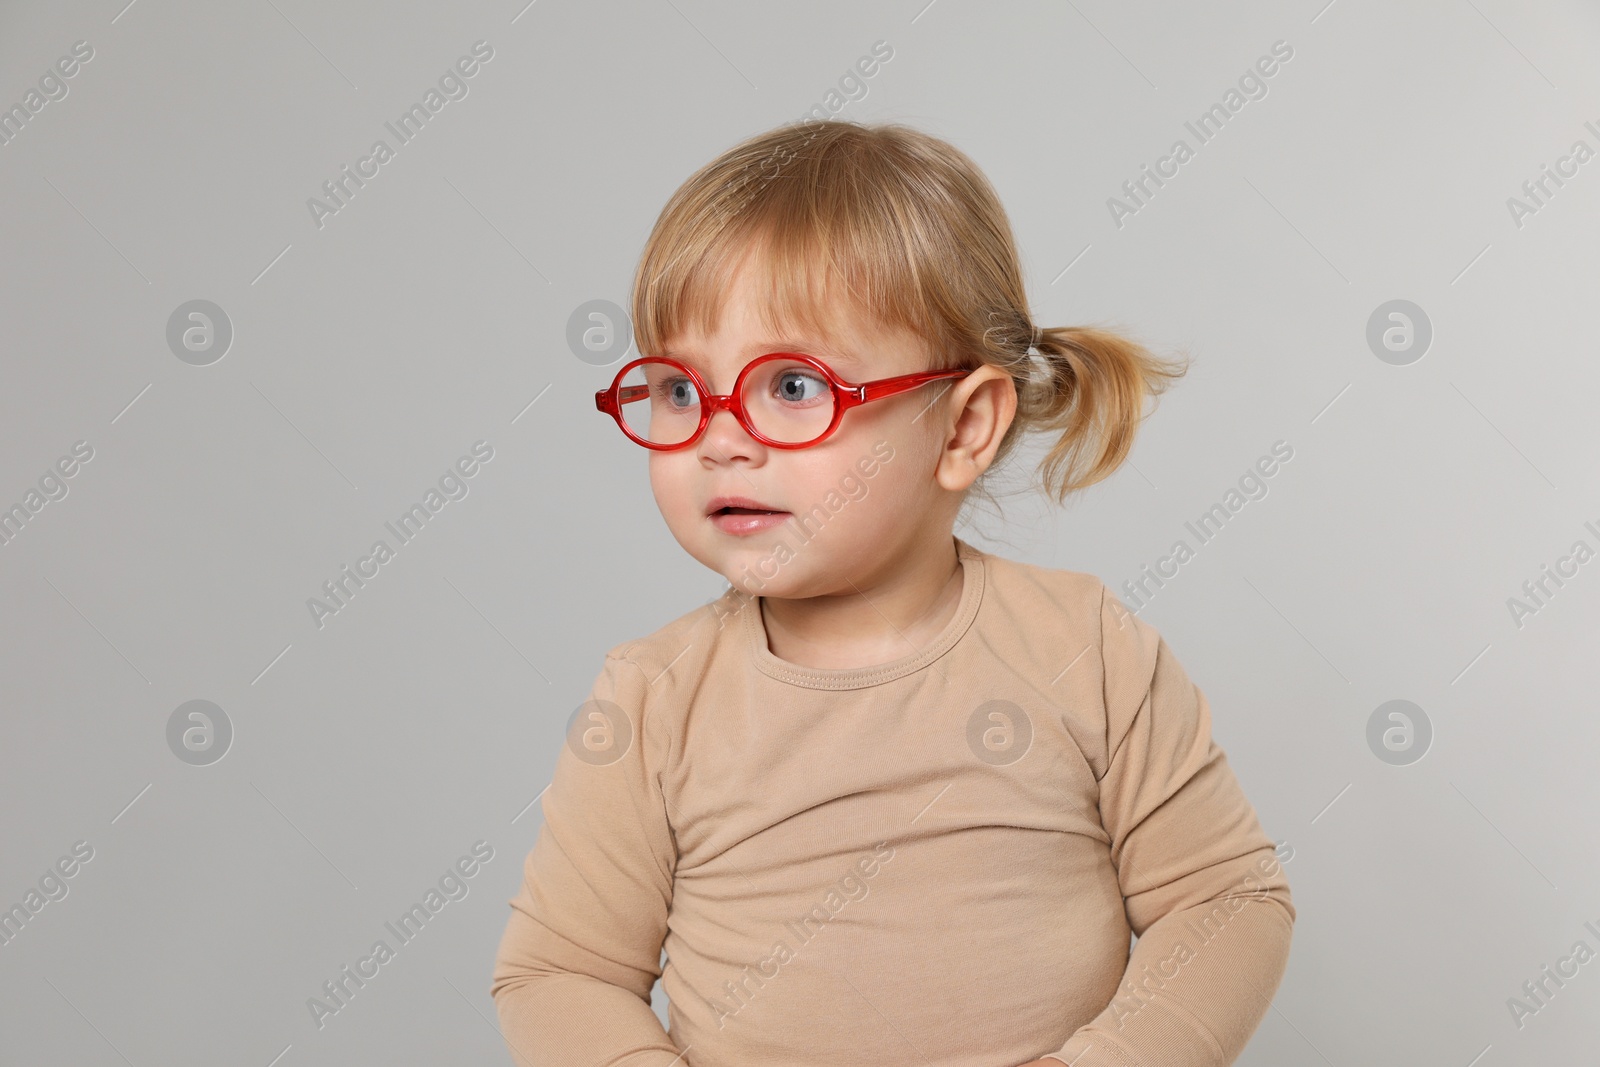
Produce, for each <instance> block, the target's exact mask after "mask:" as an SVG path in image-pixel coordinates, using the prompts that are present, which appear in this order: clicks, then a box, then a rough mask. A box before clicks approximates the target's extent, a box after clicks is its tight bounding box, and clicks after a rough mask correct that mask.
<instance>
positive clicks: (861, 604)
mask: <svg viewBox="0 0 1600 1067" xmlns="http://www.w3.org/2000/svg"><path fill="white" fill-rule="evenodd" d="M963 572H964V568H963V567H962V566H961V561H960V559H959V557H958V555H957V553H956V544H955V538H954V536H953V535H947V534H946V535H941V534H934V535H933V543H932V544H917V545H913V546H911V547H910V548H909V549H908V550H907V551H905V552H899V553H896V554H895V557H894V558H893V559H892V560H891V561H890V562H889V563H888V564H887V565H885V566H884V567H883V568H881V569H880V570H878V571H876V572H873V573H870V574H866V575H858V576H856V577H854V578H853V579H852V580H851V582H850V585H851V587H852V588H851V589H850V590H849V591H848V592H846V593H841V594H837V595H828V596H815V597H807V598H804V599H797V600H786V599H782V598H774V597H766V596H763V597H761V598H760V599H759V601H758V605H759V610H760V611H761V621H762V623H763V625H764V628H765V630H766V633H767V648H768V649H769V650H770V651H771V652H772V654H773V655H774V656H777V657H778V658H779V659H782V660H787V661H788V662H790V663H794V664H797V665H799V666H802V667H819V668H825V669H840V670H848V669H851V668H856V667H870V666H873V665H875V664H879V663H888V662H890V661H892V660H896V659H900V658H901V657H903V656H908V655H912V654H914V653H916V652H919V651H921V650H922V649H923V648H925V647H926V646H927V645H928V643H929V642H930V641H931V640H932V639H933V638H934V637H937V636H938V635H939V633H940V632H942V631H943V630H944V628H945V626H947V625H948V624H949V622H950V620H951V619H952V618H954V617H955V613H956V610H957V609H958V608H959V607H960V606H961V594H962V589H963V582H962V574H963Z"/></svg>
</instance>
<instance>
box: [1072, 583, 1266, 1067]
mask: <svg viewBox="0 0 1600 1067" xmlns="http://www.w3.org/2000/svg"><path fill="white" fill-rule="evenodd" d="M1100 627H1101V650H1102V656H1103V670H1104V674H1103V677H1104V684H1105V708H1106V752H1107V753H1108V756H1107V758H1106V761H1105V768H1106V769H1105V773H1104V774H1103V776H1102V777H1101V778H1100V818H1101V823H1102V824H1103V825H1104V827H1105V829H1106V832H1107V834H1108V835H1109V836H1110V847H1111V860H1112V863H1113V864H1114V865H1115V867H1116V871H1117V880H1118V882H1119V883H1120V885H1121V888H1122V895H1123V901H1124V906H1125V908H1126V910H1127V916H1128V924H1129V926H1130V927H1132V929H1133V932H1134V934H1136V935H1137V936H1138V941H1137V942H1136V943H1135V945H1134V947H1133V951H1132V952H1131V953H1130V954H1129V959H1128V966H1127V969H1126V970H1125V972H1124V973H1123V976H1122V981H1121V983H1120V985H1119V987H1118V989H1117V993H1116V996H1115V998H1114V999H1113V1000H1112V1002H1111V1003H1110V1004H1108V1005H1107V1006H1106V1008H1105V1010H1104V1011H1102V1012H1100V1014H1099V1015H1097V1016H1095V1017H1094V1018H1093V1019H1091V1020H1090V1021H1089V1022H1088V1023H1086V1024H1085V1025H1084V1026H1082V1027H1080V1028H1079V1029H1078V1030H1077V1031H1076V1032H1074V1033H1073V1034H1072V1036H1071V1037H1070V1038H1069V1039H1068V1041H1067V1043H1066V1044H1065V1045H1063V1046H1062V1047H1061V1048H1060V1049H1059V1050H1057V1051H1055V1052H1051V1053H1048V1054H1047V1055H1049V1056H1051V1057H1054V1058H1056V1059H1059V1060H1062V1061H1064V1062H1066V1063H1068V1064H1072V1065H1073V1067H1224V1065H1227V1064H1231V1063H1233V1062H1234V1061H1235V1060H1236V1059H1237V1058H1238V1056H1239V1054H1240V1052H1242V1051H1243V1049H1244V1046H1245V1043H1246V1042H1247V1041H1249V1039H1250V1036H1251V1034H1253V1033H1254V1032H1255V1029H1256V1026H1257V1025H1258V1024H1259V1023H1260V1021H1261V1019H1262V1017H1263V1016H1264V1015H1265V1014H1266V1012H1267V1009H1268V1006H1269V1004H1270V1001H1271V997H1272V996H1273V994H1274V993H1275V992H1276V991H1277V988H1278V983H1279V982H1280V981H1281V979H1282V978H1283V973H1284V969H1285V967H1286V966H1287V963H1288V957H1289V942H1290V936H1291V932H1292V929H1293V925H1294V918H1295V910H1294V904H1293V902H1292V901H1291V899H1290V896H1289V883H1288V879H1287V878H1286V877H1285V875H1284V872H1283V868H1282V866H1281V865H1280V864H1279V863H1278V862H1277V858H1276V854H1275V849H1274V847H1273V842H1272V840H1271V839H1270V838H1269V837H1268V836H1267V835H1266V833H1265V832H1264V831H1263V830H1262V828H1261V824H1260V822H1259V821H1258V819H1257V817H1256V813H1255V809H1254V808H1252V807H1251V805H1250V802H1249V800H1248V799H1246V797H1245V795H1244V791H1243V790H1242V789H1241V788H1240V785H1239V782H1238V780H1237V778H1235V776H1234V774H1233V771H1232V769H1231V768H1230V767H1229V766H1228V761H1227V757H1226V755H1225V754H1224V752H1223V750H1222V749H1221V748H1219V747H1218V746H1217V744H1216V742H1215V741H1214V740H1213V739H1212V737H1211V710H1210V707H1209V705H1208V704H1207V702H1206V698H1205V695H1204V694H1203V693H1201V691H1200V689H1199V688H1198V687H1197V686H1196V685H1195V684H1194V683H1193V682H1192V681H1191V680H1190V679H1189V677H1188V675H1187V674H1186V673H1185V672H1184V670H1183V668H1182V667H1181V666H1180V665H1179V663H1178V661H1177V660H1176V659H1175V658H1174V657H1173V655H1172V650H1171V649H1170V648H1168V647H1167V643H1166V641H1165V639H1164V638H1162V637H1161V635H1160V634H1159V633H1158V632H1157V631H1156V630H1155V629H1154V628H1153V627H1151V626H1150V625H1149V624H1148V623H1144V622H1141V621H1140V620H1139V619H1138V618H1137V617H1135V616H1134V615H1133V614H1132V613H1130V612H1129V611H1128V610H1127V608H1126V607H1124V606H1123V605H1122V603H1121V602H1120V601H1119V600H1117V598H1116V597H1115V596H1114V595H1112V594H1111V593H1110V591H1109V590H1107V589H1106V588H1105V587H1104V585H1102V586H1101V599H1100Z"/></svg>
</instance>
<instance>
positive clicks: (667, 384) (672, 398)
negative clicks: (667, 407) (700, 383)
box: [656, 378, 700, 408]
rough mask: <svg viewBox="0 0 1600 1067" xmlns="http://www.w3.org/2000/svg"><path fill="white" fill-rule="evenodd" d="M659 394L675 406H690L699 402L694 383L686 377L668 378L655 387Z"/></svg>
mask: <svg viewBox="0 0 1600 1067" xmlns="http://www.w3.org/2000/svg"><path fill="white" fill-rule="evenodd" d="M656 389H657V392H658V394H659V395H660V396H662V397H665V398H666V401H667V403H669V404H671V405H672V406H673V407H676V408H691V407H694V406H695V405H696V404H698V403H699V402H700V398H699V397H698V396H697V395H696V394H695V391H694V383H693V382H691V381H690V380H689V379H687V378H669V379H667V380H666V381H664V382H662V383H661V384H660V385H658V386H657V387H656Z"/></svg>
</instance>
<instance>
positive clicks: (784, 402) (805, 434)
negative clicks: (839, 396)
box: [739, 359, 835, 445]
mask: <svg viewBox="0 0 1600 1067" xmlns="http://www.w3.org/2000/svg"><path fill="white" fill-rule="evenodd" d="M739 401H740V403H741V404H743V405H744V413H745V417H746V418H748V419H749V420H750V423H751V425H752V426H754V427H755V429H756V431H757V432H758V433H760V434H762V435H763V436H765V437H767V438H770V439H771V440H773V441H778V442H781V443H783V444H786V445H799V444H805V443H807V442H810V441H815V440H816V439H817V438H819V437H821V436H822V435H823V434H824V433H825V432H827V429H828V426H829V425H830V424H831V423H832V422H833V409H834V402H835V401H834V392H833V387H832V386H831V385H829V384H828V379H827V378H826V377H825V376H824V375H823V373H822V372H821V371H819V370H817V369H816V368H815V367H813V366H811V365H810V364H808V363H802V362H800V361H799V360H790V359H769V360H767V361H766V362H764V363H758V364H756V365H755V366H754V367H753V368H752V369H751V371H750V373H749V374H747V375H746V376H745V380H744V390H743V392H741V393H740V395H739Z"/></svg>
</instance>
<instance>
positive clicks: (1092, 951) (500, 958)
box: [491, 538, 1295, 1067]
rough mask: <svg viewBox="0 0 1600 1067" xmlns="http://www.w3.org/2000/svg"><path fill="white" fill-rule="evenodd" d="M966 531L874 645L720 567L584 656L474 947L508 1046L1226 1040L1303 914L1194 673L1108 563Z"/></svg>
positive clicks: (1022, 1055) (1278, 974) (853, 1054)
mask: <svg viewBox="0 0 1600 1067" xmlns="http://www.w3.org/2000/svg"><path fill="white" fill-rule="evenodd" d="M956 548H957V552H958V554H959V559H960V561H961V565H962V568H963V577H962V581H963V585H962V594H961V601H960V605H959V608H958V610H957V611H956V614H955V616H954V618H952V619H951V621H950V623H949V624H948V625H947V626H946V627H945V629H944V631H943V632H942V633H941V634H939V636H938V637H937V638H935V639H934V640H933V641H931V642H930V643H928V644H927V645H926V646H925V647H923V648H922V649H921V650H920V651H914V652H912V653H910V654H908V655H906V656H905V657H903V658H901V659H897V660H895V661H893V662H890V663H885V664H881V665H878V666H874V667H866V668H860V669H827V668H815V667H805V666H800V665H796V664H792V663H789V662H786V661H784V660H782V659H779V658H778V657H777V656H775V655H774V654H773V653H772V652H771V651H770V650H769V649H768V647H767V643H766V633H765V629H764V625H763V622H762V619H761V615H760V609H759V605H758V603H757V601H756V600H755V599H753V598H751V597H748V596H746V595H745V594H743V593H741V592H739V591H738V590H736V589H734V588H732V587H731V586H730V587H729V589H728V590H727V592H725V593H724V594H723V595H722V596H721V597H720V598H719V599H717V600H715V601H713V602H712V603H710V604H707V605H703V606H702V607H700V608H697V609H695V610H694V611H691V612H689V613H687V614H685V615H683V616H681V617H679V618H678V619H676V620H674V621H672V622H671V623H668V624H667V625H666V626H664V627H662V628H661V629H659V630H657V631H656V632H655V633H653V634H651V635H649V636H648V637H646V638H643V639H641V640H638V641H633V642H628V643H625V644H623V645H619V646H617V647H616V648H614V649H612V650H611V651H610V652H609V653H608V654H607V656H606V659H605V664H604V668H603V669H602V671H601V672H600V676H599V678H598V679H597V680H596V682H595V685H594V688H593V691H592V692H591V694H590V698H589V702H588V703H586V704H585V706H584V707H583V708H582V709H581V711H580V713H579V714H578V716H577V717H576V718H575V719H574V720H573V723H572V728H571V729H570V730H569V731H568V735H567V744H566V746H565V747H564V748H563V749H562V751H561V753H560V755H559V757H558V759H557V763H556V768H555V773H554V778H553V780H552V782H551V784H550V786H549V788H548V789H547V790H546V792H545V793H544V796H543V800H542V805H543V812H544V825H543V826H542V827H541V828H540V832H539V837H538V840H537V842H536V843H535V845H534V847H533V850H532V851H531V852H530V853H529V855H528V858H527V861H526V864H525V871H524V873H525V877H524V880H523V884H522V887H521V890H520V892H519V893H518V894H517V896H516V897H514V898H513V899H512V900H511V901H510V903H511V908H512V910H511V916H510V921H509V924H508V925H507V927H506V930H505V934H504V937H503V939H502V941H501V944H500V948H499V953H498V955H497V957H496V960H495V965H494V974H493V983H492V987H491V993H492V995H493V996H494V998H495V1002H496V1008H497V1011H498V1014H499V1017H500V1022H501V1028H502V1032H503V1033H504V1036H505V1038H506V1042H507V1044H508V1046H509V1047H510V1049H511V1051H512V1053H513V1057H514V1059H515V1060H516V1062H518V1063H519V1064H525V1065H528V1067H545V1065H549V1067H668V1065H671V1064H687V1065H689V1067H778V1065H783V1067H823V1065H832V1064H838V1065H849V1067H883V1065H897V1064H905V1065H907V1067H911V1065H918V1067H921V1065H936V1067H1015V1065H1017V1064H1021V1063H1024V1062H1026V1061H1028V1060H1031V1059H1035V1058H1038V1057H1043V1056H1054V1057H1056V1058H1059V1059H1061V1060H1063V1061H1064V1062H1066V1063H1069V1064H1073V1065H1074V1067H1188V1065H1196V1067H1199V1065H1202V1064H1203V1065H1220V1064H1230V1063H1232V1062H1233V1061H1234V1059H1235V1058H1236V1057H1237V1056H1238V1054H1239V1052H1240V1051H1241V1049H1242V1048H1243V1047H1244V1045H1245V1042H1246V1041H1247V1040H1248V1039H1249V1037H1250V1035H1251V1033H1252V1032H1253V1031H1254V1029H1255V1027H1256V1025H1257V1024H1258V1023H1259V1022H1260V1020H1261V1018H1262V1016H1263V1015H1264V1014H1265V1012H1266V1010H1267V1007H1268V1000H1269V998H1270V997H1271V996H1272V995H1273V993H1274V992H1275V991H1276V989H1277V986H1278V983H1279V981H1280V979H1281V978H1282V975H1283V971H1284V968H1285V966H1286V963H1287V958H1288V952H1289V942H1290V936H1291V930H1292V925H1293V921H1294V915H1295V911H1294V906H1293V904H1292V903H1291V900H1290V895H1289V886H1288V881H1287V879H1286V878H1285V876H1284V873H1283V869H1282V867H1281V866H1279V865H1278V863H1277V862H1276V860H1275V854H1274V848H1273V842H1272V841H1271V839H1270V838H1268V837H1267V835H1266V834H1265V833H1264V832H1263V830H1262V827H1261V825H1260V823H1259V821H1258V819H1257V817H1256V813H1255V811H1254V809H1253V808H1252V807H1251V805H1250V802H1249V801H1248V800H1247V799H1246V797H1245V795H1244V793H1243V791H1242V790H1241V789H1240V786H1239V783H1238V780H1237V779H1236V778H1235V776H1234V774H1233V771H1232V770H1231V768H1230V767H1229V765H1228V762H1227V758H1226V756H1225V754H1224V753H1223V751H1222V749H1220V748H1219V747H1218V746H1217V745H1216V743H1215V742H1214V741H1213V740H1212V737H1211V713H1210V708H1209V705H1208V704H1207V701H1206V698H1205V696H1204V695H1203V694H1202V693H1201V692H1200V690H1199V689H1198V688H1197V687H1196V686H1195V685H1194V683H1193V682H1192V681H1190V679H1189V677H1188V676H1187V675H1186V674H1185V672H1184V670H1183V668H1182V667H1181V666H1180V665H1179V664H1178V661H1177V660H1176V659H1175V658H1173V655H1172V651H1171V650H1170V649H1169V648H1168V647H1167V644H1166V642H1165V640H1164V639H1163V638H1162V637H1161V636H1160V634H1159V633H1158V632H1157V631H1156V630H1154V629H1153V628H1152V627H1151V626H1150V625H1149V624H1148V623H1145V622H1142V621H1141V620H1139V619H1138V618H1136V617H1135V616H1133V615H1132V614H1131V613H1129V612H1128V611H1127V609H1126V608H1125V607H1124V606H1123V604H1122V603H1121V602H1120V601H1119V600H1118V599H1117V598H1116V597H1115V596H1114V595H1113V594H1112V593H1111V592H1110V591H1109V590H1108V589H1107V588H1106V587H1105V585H1104V584H1103V583H1102V582H1101V581H1100V580H1099V579H1098V578H1095V577H1094V576H1092V575H1088V574H1084V573H1080V572H1076V571H1068V570H1055V569H1048V568H1043V567H1038V566H1034V565H1031V564H1026V563H1022V562H1019V561H1015V560H1008V559H1005V558H1003V557H1000V556H996V555H993V554H991V553H987V552H984V551H982V550H980V549H978V548H976V547H974V546H972V545H970V544H968V543H966V542H965V541H962V540H960V539H959V538H958V539H956ZM1130 932H1131V933H1132V934H1133V935H1137V937H1138V941H1137V943H1136V944H1135V945H1134V946H1133V948H1132V951H1131V953H1130V950H1129V941H1130ZM663 946H664V947H665V951H666V962H665V966H664V968H663V967H662V966H661V965H660V961H661V956H662V948H663ZM658 975H659V976H660V978H661V981H662V987H663V989H664V991H665V992H666V995H667V997H668V1000H669V1019H670V1023H671V1025H670V1027H668V1028H666V1029H663V1027H662V1026H661V1023H660V1021H659V1020H658V1019H657V1017H656V1015H655V1013H654V1012H653V1011H652V1010H651V1008H650V990H651V987H652V985H653V984H654V982H655V981H656V978H657V977H658Z"/></svg>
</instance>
